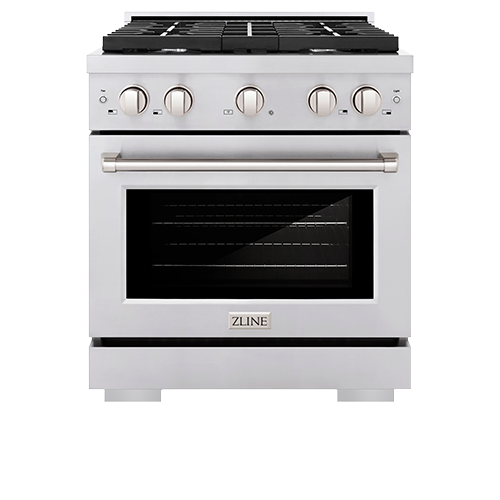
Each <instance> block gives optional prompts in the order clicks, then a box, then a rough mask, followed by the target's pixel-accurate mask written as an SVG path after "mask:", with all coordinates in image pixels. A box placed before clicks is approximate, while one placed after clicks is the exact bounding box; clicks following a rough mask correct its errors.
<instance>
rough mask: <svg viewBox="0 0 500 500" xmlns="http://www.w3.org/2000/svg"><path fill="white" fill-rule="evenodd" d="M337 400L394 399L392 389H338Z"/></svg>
mask: <svg viewBox="0 0 500 500" xmlns="http://www.w3.org/2000/svg"><path fill="white" fill-rule="evenodd" d="M337 401H394V389H338V390H337Z"/></svg>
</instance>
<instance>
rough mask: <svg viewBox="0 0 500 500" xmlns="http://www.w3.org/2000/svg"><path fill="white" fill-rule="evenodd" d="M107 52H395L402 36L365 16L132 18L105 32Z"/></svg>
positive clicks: (104, 44)
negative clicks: (316, 17) (382, 27)
mask: <svg viewBox="0 0 500 500" xmlns="http://www.w3.org/2000/svg"><path fill="white" fill-rule="evenodd" d="M103 50H104V52H130V51H137V52H155V51H165V52H166V53H171V52H175V51H181V52H183V51H197V52H200V51H201V52H229V53H234V52H243V53H248V52H261V53H262V52H265V53H267V52H270V53H276V52H302V51H313V52H314V51H318V52H327V51H357V52H397V51H398V38H397V37H396V36H394V35H391V34H390V33H387V32H386V31H383V30H381V29H379V28H377V27H375V26H373V25H372V24H371V23H369V22H368V20H367V18H366V17H359V18H328V19H325V20H323V21H320V20H317V19H302V20H299V19H282V20H269V19H253V18H252V19H230V20H214V19H188V20H178V19H177V20H176V19H171V18H169V19H167V18H140V17H138V18H132V21H131V22H130V23H128V24H127V25H125V26H124V27H123V28H120V29H119V30H117V31H114V32H113V33H111V34H109V35H107V36H105V37H103Z"/></svg>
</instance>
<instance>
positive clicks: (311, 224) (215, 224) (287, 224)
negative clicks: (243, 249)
mask: <svg viewBox="0 0 500 500" xmlns="http://www.w3.org/2000/svg"><path fill="white" fill-rule="evenodd" d="M153 224H154V225H166V226H188V227H201V226H204V225H209V226H212V227H244V226H250V227H289V228H304V227H316V226H347V222H345V221H339V222H337V221H316V222H300V221H299V222H286V221H284V222H277V221H273V222H177V221H174V222H170V221H169V222H153Z"/></svg>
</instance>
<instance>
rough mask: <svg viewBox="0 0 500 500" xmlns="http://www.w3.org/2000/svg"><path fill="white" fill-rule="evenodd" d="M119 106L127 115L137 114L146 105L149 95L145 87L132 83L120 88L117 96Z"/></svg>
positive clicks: (142, 110)
mask: <svg viewBox="0 0 500 500" xmlns="http://www.w3.org/2000/svg"><path fill="white" fill-rule="evenodd" d="M118 100H119V102H120V108H122V111H123V112H124V113H125V114H126V115H128V116H137V115H140V114H141V113H143V112H144V111H145V110H146V108H147V107H148V101H149V96H148V93H147V92H146V89H144V88H142V87H139V85H133V86H131V87H127V88H126V89H124V90H122V93H121V94H120V97H119V99H118Z"/></svg>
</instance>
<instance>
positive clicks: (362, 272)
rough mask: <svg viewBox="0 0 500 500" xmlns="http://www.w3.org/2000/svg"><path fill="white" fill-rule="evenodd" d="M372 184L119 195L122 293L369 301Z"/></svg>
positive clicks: (136, 191) (143, 191) (142, 296)
mask: <svg viewBox="0 0 500 500" xmlns="http://www.w3.org/2000/svg"><path fill="white" fill-rule="evenodd" d="M373 221H374V216H373V190H371V189H355V190H250V189H246V190H162V189H128V190H127V193H126V296H127V298H134V299H202V298H204V299H211V298H221V299H354V298H359V299H361V298H362V299H368V298H373Z"/></svg>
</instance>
